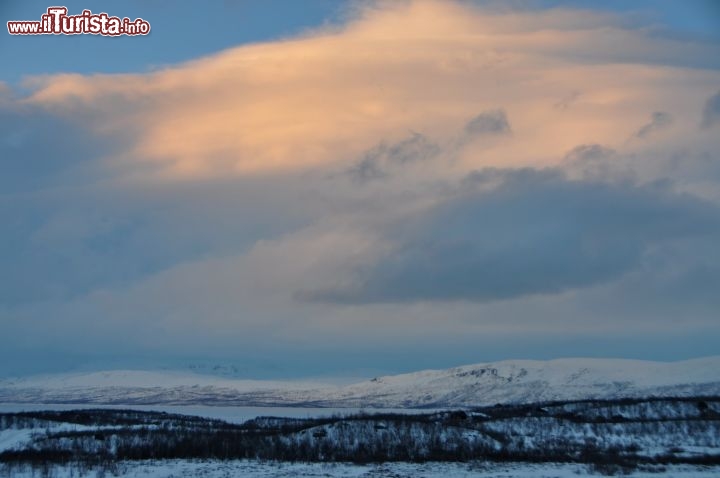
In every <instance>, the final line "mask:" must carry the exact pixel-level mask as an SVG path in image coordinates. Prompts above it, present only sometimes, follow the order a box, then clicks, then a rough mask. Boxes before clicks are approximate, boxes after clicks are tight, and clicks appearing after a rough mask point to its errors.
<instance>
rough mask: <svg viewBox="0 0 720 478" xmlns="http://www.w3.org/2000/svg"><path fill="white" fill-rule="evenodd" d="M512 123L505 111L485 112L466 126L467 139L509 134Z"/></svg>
mask: <svg viewBox="0 0 720 478" xmlns="http://www.w3.org/2000/svg"><path fill="white" fill-rule="evenodd" d="M510 132H511V129H510V123H509V122H508V119H507V115H506V114H505V111H504V110H490V111H483V112H482V113H480V114H479V115H477V116H476V117H474V118H473V119H471V120H470V121H468V122H467V123H466V124H465V130H464V134H465V136H466V137H467V138H476V137H478V136H485V135H494V134H508V133H510Z"/></svg>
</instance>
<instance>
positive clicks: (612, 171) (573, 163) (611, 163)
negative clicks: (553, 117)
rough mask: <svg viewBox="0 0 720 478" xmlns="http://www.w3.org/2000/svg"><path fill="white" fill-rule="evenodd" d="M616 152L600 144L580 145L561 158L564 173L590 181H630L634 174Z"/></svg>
mask: <svg viewBox="0 0 720 478" xmlns="http://www.w3.org/2000/svg"><path fill="white" fill-rule="evenodd" d="M620 159H621V158H620V156H619V155H618V153H617V151H615V150H614V149H612V148H608V147H605V146H603V145H600V144H581V145H579V146H576V147H575V148H573V149H572V150H570V151H569V152H568V153H567V154H566V155H565V157H564V158H563V166H564V169H565V170H566V171H568V172H569V173H572V174H573V175H574V176H576V177H580V178H582V179H585V180H590V181H618V180H620V181H622V180H631V179H633V178H634V177H635V172H634V171H632V169H630V168H629V166H628V165H627V164H624V163H623V162H622V161H621V160H620Z"/></svg>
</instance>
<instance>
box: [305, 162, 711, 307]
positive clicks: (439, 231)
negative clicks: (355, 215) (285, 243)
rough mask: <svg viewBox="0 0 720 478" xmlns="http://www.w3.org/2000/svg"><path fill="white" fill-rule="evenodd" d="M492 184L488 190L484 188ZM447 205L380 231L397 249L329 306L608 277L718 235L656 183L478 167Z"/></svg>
mask: <svg viewBox="0 0 720 478" xmlns="http://www.w3.org/2000/svg"><path fill="white" fill-rule="evenodd" d="M495 184H499V186H496V187H494V188H491V190H490V191H489V192H488V191H487V186H488V185H495ZM462 190H463V192H462V193H460V194H459V195H458V196H457V197H455V198H453V199H451V200H449V201H447V202H446V203H445V204H443V205H441V206H439V207H437V208H436V209H434V210H432V211H431V212H430V213H427V214H425V215H423V216H422V217H419V218H416V219H414V220H411V221H407V222H405V223H403V224H398V225H396V226H394V227H393V228H392V229H391V230H389V231H386V234H387V237H388V238H389V239H391V240H393V241H394V242H395V243H396V244H399V246H398V247H397V248H396V249H395V250H394V251H393V252H392V253H391V254H389V255H388V256H386V257H383V258H382V259H380V260H378V261H377V262H376V263H374V264H370V265H368V266H366V267H364V268H362V269H358V270H355V271H354V273H355V279H356V280H355V283H354V286H353V287H349V288H342V289H333V290H319V291H317V290H316V291H310V292H307V291H306V292H304V293H302V294H301V295H300V296H301V297H303V298H304V299H308V300H314V301H325V302H331V303H403V302H416V301H455V300H465V301H475V302H488V301H495V300H502V299H512V298H517V297H522V296H527V295H537V294H554V293H558V292H562V291H566V290H571V289H577V288H583V287H588V286H593V285H596V284H601V283H605V282H609V281H613V280H615V279H618V278H620V277H622V276H623V275H624V274H626V273H627V272H629V271H631V270H634V269H635V268H637V267H639V265H640V264H641V263H642V260H643V257H644V255H645V254H646V253H647V251H649V250H656V249H658V248H660V247H662V246H663V245H664V244H667V243H671V242H673V241H675V240H680V239H683V238H688V237H703V236H711V237H715V238H716V240H720V211H719V210H718V208H717V207H715V206H713V205H710V204H707V203H704V202H702V201H700V200H697V199H695V198H692V197H689V196H681V195H677V194H674V193H672V192H670V191H669V190H668V189H667V188H663V187H661V186H635V185H632V184H628V183H617V184H611V183H602V182H592V181H571V180H568V179H567V178H566V177H565V176H564V175H563V174H562V173H561V172H560V171H558V170H533V169H524V170H485V171H481V172H478V173H474V174H473V175H471V176H470V177H468V178H467V179H466V180H465V187H464V188H463V189H462Z"/></svg>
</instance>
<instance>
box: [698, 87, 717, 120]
mask: <svg viewBox="0 0 720 478" xmlns="http://www.w3.org/2000/svg"><path fill="white" fill-rule="evenodd" d="M718 123H720V91H718V92H717V93H715V94H714V95H712V96H711V97H710V98H708V99H707V101H706V102H705V107H704V108H703V117H702V126H703V128H710V127H711V126H715V125H717V124H718Z"/></svg>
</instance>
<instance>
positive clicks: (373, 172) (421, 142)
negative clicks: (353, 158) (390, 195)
mask: <svg viewBox="0 0 720 478" xmlns="http://www.w3.org/2000/svg"><path fill="white" fill-rule="evenodd" d="M441 151H442V148H441V147H440V146H439V145H437V144H435V143H433V142H432V141H430V140H429V139H428V138H427V137H426V136H425V135H423V134H420V133H412V134H410V135H409V136H408V137H407V138H404V139H402V140H400V141H398V142H396V143H393V144H386V143H384V142H383V143H380V144H379V145H377V146H375V147H374V148H372V149H370V150H369V151H368V152H366V153H365V154H364V155H363V158H362V159H361V160H359V161H358V162H357V163H355V164H354V165H353V166H351V167H350V168H349V169H348V171H347V172H348V174H349V175H350V177H351V178H352V179H353V180H354V181H356V182H359V183H365V182H368V181H372V180H375V179H381V178H384V177H386V176H387V175H388V174H389V170H397V169H398V168H402V167H405V166H407V165H410V164H412V163H415V162H423V161H428V160H430V159H434V158H436V157H437V156H438V155H439V154H440V153H441Z"/></svg>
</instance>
